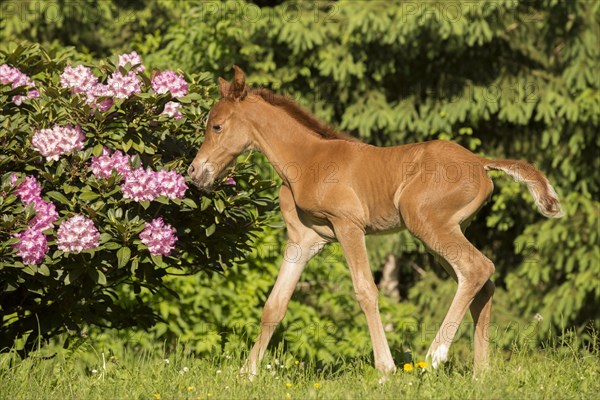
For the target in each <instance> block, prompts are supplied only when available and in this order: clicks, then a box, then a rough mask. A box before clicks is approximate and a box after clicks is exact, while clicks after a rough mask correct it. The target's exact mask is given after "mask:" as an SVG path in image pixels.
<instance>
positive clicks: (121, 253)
mask: <svg viewBox="0 0 600 400" xmlns="http://www.w3.org/2000/svg"><path fill="white" fill-rule="evenodd" d="M130 257H131V250H130V249H129V247H121V248H120V249H119V250H118V251H117V263H118V264H117V266H118V268H123V267H124V266H125V265H127V262H129V258H130Z"/></svg>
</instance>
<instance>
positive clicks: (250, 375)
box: [240, 365, 258, 382]
mask: <svg viewBox="0 0 600 400" xmlns="http://www.w3.org/2000/svg"><path fill="white" fill-rule="evenodd" d="M240 375H246V377H247V378H248V380H249V381H250V382H252V381H253V380H254V379H255V378H256V376H257V375H258V373H257V372H256V371H251V370H250V369H249V368H248V367H247V366H245V365H244V366H243V367H242V368H241V369H240Z"/></svg>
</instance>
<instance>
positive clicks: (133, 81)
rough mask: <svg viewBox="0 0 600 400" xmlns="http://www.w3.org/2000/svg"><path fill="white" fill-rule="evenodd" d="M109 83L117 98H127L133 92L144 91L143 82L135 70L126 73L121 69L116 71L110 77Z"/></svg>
mask: <svg viewBox="0 0 600 400" xmlns="http://www.w3.org/2000/svg"><path fill="white" fill-rule="evenodd" d="M107 83H108V87H109V88H110V90H111V91H112V94H113V96H115V97H116V98H117V99H127V98H129V96H131V95H133V94H137V93H141V92H142V86H141V82H140V79H139V78H138V76H137V74H136V73H135V71H129V72H128V73H126V74H125V75H123V74H122V73H121V72H120V71H115V72H113V74H112V75H111V76H110V77H109V78H108V82H107Z"/></svg>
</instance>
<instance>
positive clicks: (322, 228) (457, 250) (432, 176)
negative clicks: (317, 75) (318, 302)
mask: <svg viewBox="0 0 600 400" xmlns="http://www.w3.org/2000/svg"><path fill="white" fill-rule="evenodd" d="M259 104H260V102H259ZM263 106H264V107H267V106H268V105H263ZM269 113H270V115H273V113H275V114H277V113H283V112H282V111H279V110H269ZM283 114H285V113H283ZM252 115H260V113H252ZM274 120H277V121H279V123H280V125H279V126H277V125H274V124H273V121H274ZM257 125H259V126H261V127H263V128H262V129H261V133H260V137H257V138H256V141H255V143H254V146H255V147H256V148H258V149H259V150H261V151H262V152H264V153H265V154H266V155H267V157H268V158H269V160H270V161H271V162H272V163H273V164H274V166H275V168H276V170H277V171H278V173H279V174H280V176H281V177H282V180H283V186H282V189H281V195H280V203H281V210H282V213H283V216H284V219H285V221H286V224H287V228H288V235H289V240H288V246H287V250H286V255H285V257H284V260H283V262H282V265H281V270H280V272H279V275H278V278H277V281H276V283H275V285H274V287H273V290H272V292H271V294H270V296H269V298H268V300H267V302H266V304H265V307H264V311H263V316H262V321H261V322H262V331H261V334H260V337H259V338H258V340H257V342H256V343H255V345H254V347H253V348H252V350H251V353H250V356H249V359H248V362H247V364H246V366H245V368H244V370H245V371H247V372H250V373H252V374H256V373H257V369H258V363H259V362H260V360H261V359H262V357H263V355H264V352H265V350H266V347H267V344H268V342H269V340H270V338H271V336H272V334H273V331H274V329H275V327H276V326H277V324H278V323H279V322H280V321H281V320H282V319H283V317H284V315H285V312H286V309H287V305H288V303H289V301H290V298H291V296H292V293H293V291H294V288H295V286H296V284H297V282H298V280H299V278H300V274H301V272H302V270H303V269H304V266H305V265H306V263H307V262H308V261H309V260H310V259H311V258H312V257H313V256H314V255H315V254H316V253H318V251H319V250H320V249H321V248H322V246H323V245H324V244H325V243H327V242H331V241H335V240H337V241H339V243H340V245H341V248H342V250H343V252H344V255H345V257H346V260H347V263H348V266H349V269H350V273H351V277H352V282H353V285H354V290H355V294H356V297H357V300H358V302H359V303H360V306H361V308H362V310H363V311H364V313H365V316H366V319H367V323H368V327H369V332H370V336H371V340H372V343H373V352H374V358H375V366H376V368H378V369H379V370H381V371H382V372H391V371H394V370H395V365H394V361H393V358H392V355H391V351H390V348H389V345H388V343H387V340H386V338H385V334H384V329H383V326H382V322H381V317H380V314H379V308H378V291H377V287H376V285H375V283H374V281H373V276H372V273H371V269H370V267H369V263H368V257H367V250H366V247H365V238H364V237H365V234H367V233H377V232H386V231H394V230H399V229H404V228H406V229H408V230H409V231H410V232H411V233H412V234H413V235H415V236H416V237H417V238H419V239H420V240H422V241H423V242H424V244H425V245H426V246H427V247H428V248H429V249H430V250H431V251H432V252H434V253H435V254H436V255H437V256H439V258H440V259H441V260H442V264H443V265H444V266H445V268H446V269H447V270H448V272H449V273H450V275H451V276H452V277H453V278H454V279H455V280H456V281H457V282H458V290H457V293H456V296H455V298H454V300H453V301H452V304H451V306H450V309H449V311H448V314H447V316H446V318H445V319H444V321H443V323H442V325H441V328H440V330H439V332H438V333H437V335H436V337H435V339H434V341H433V343H432V345H431V347H430V349H429V351H428V357H429V358H430V359H431V362H432V365H433V366H434V367H437V366H438V365H439V363H441V362H443V361H445V360H446V357H447V353H448V349H449V346H450V344H451V342H452V340H453V339H454V336H455V334H456V332H457V329H458V326H459V324H460V322H461V321H462V319H463V317H464V314H465V312H466V310H467V308H469V306H470V307H471V313H472V315H473V319H474V322H475V346H474V347H475V349H474V352H475V355H474V359H475V367H476V368H480V367H482V366H485V363H486V359H487V357H486V356H487V354H486V353H487V341H486V338H487V329H488V326H489V320H490V312H491V299H492V294H493V291H494V285H493V284H492V282H491V281H490V280H489V278H490V276H491V274H492V273H493V271H494V265H493V264H492V262H491V261H490V260H488V259H487V258H486V257H485V256H484V255H483V254H482V253H481V252H479V251H478V250H477V249H476V248H475V247H474V246H473V245H472V244H471V243H470V242H469V241H468V240H467V239H466V238H465V237H464V235H463V232H462V230H461V224H463V223H465V221H467V220H468V219H469V217H471V216H472V215H473V214H474V213H475V212H476V211H477V210H478V209H479V208H480V207H481V205H482V204H483V203H484V202H485V200H486V199H487V198H488V197H489V196H490V194H491V192H492V182H491V180H490V179H489V177H488V176H487V174H486V172H485V169H484V163H485V161H484V160H483V159H481V158H480V157H478V156H476V155H474V154H473V153H471V152H469V151H468V150H466V149H464V148H462V147H460V146H459V145H456V144H454V143H451V142H443V141H433V142H427V143H420V144H413V145H405V146H397V147H389V148H379V147H374V146H370V145H367V144H363V143H359V142H351V141H345V140H326V139H323V138H320V137H317V136H315V135H314V134H313V133H310V131H308V130H307V129H306V128H304V127H302V126H301V124H299V123H298V122H297V121H295V120H294V119H293V118H291V117H289V116H286V115H277V118H270V120H269V121H268V122H267V121H263V122H262V123H260V121H259V122H258V123H257ZM286 166H287V167H286ZM289 166H294V168H290V167H289ZM292 175H293V176H292Z"/></svg>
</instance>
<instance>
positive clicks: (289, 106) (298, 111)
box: [250, 88, 359, 142]
mask: <svg viewBox="0 0 600 400" xmlns="http://www.w3.org/2000/svg"><path fill="white" fill-rule="evenodd" d="M250 93H252V94H254V95H257V96H259V97H260V98H262V99H263V100H264V101H266V102H267V103H269V104H271V105H273V106H275V107H279V108H281V109H282V110H283V111H285V112H286V113H287V114H288V115H289V116H290V117H292V118H294V119H295V120H296V121H298V122H300V123H301V124H302V125H304V126H305V127H307V128H308V129H310V130H311V131H313V132H315V133H316V134H318V135H319V136H321V137H322V138H323V139H339V140H346V141H350V142H358V141H359V140H358V139H357V138H355V137H352V136H350V135H348V134H346V133H343V132H339V131H337V130H336V129H334V128H332V127H330V126H328V125H327V124H326V123H324V122H323V121H321V120H320V119H318V118H317V117H315V116H314V115H312V114H311V113H310V112H309V111H307V110H305V109H304V108H303V107H302V106H300V105H299V104H298V103H296V102H295V101H293V100H292V99H289V98H287V97H285V96H281V95H278V94H275V93H273V92H272V91H271V90H269V89H265V88H260V89H252V90H250Z"/></svg>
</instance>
